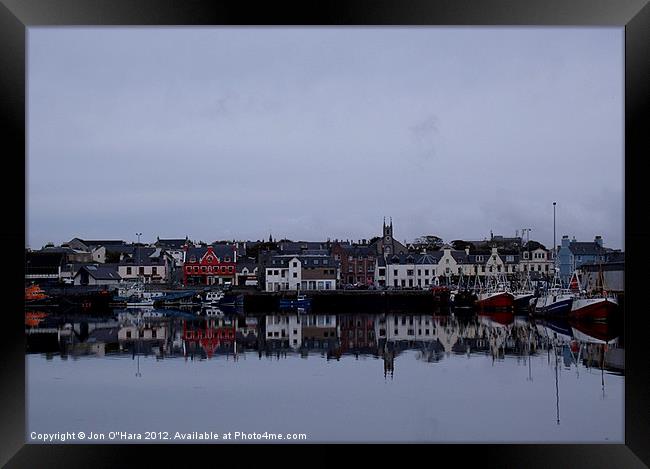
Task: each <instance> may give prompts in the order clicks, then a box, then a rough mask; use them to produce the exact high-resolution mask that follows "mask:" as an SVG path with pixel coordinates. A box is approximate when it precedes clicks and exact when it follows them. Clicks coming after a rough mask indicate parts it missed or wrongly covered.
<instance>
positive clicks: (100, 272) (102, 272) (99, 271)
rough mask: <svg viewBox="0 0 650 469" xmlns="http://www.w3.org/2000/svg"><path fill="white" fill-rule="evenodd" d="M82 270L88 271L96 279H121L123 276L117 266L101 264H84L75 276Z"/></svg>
mask: <svg viewBox="0 0 650 469" xmlns="http://www.w3.org/2000/svg"><path fill="white" fill-rule="evenodd" d="M82 270H85V271H86V272H88V275H90V276H91V277H92V278H94V279H95V280H121V278H122V277H120V274H118V273H117V271H116V270H115V268H113V267H110V266H108V267H107V266H100V265H84V266H83V267H82V268H81V269H79V272H77V274H76V275H75V277H76V276H77V275H79V273H80V272H81V271H82Z"/></svg>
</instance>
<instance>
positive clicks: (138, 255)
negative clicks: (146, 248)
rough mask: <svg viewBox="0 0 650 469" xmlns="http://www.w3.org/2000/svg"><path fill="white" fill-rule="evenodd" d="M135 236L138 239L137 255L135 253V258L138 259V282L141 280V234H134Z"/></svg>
mask: <svg viewBox="0 0 650 469" xmlns="http://www.w3.org/2000/svg"><path fill="white" fill-rule="evenodd" d="M135 235H136V236H137V237H138V247H137V249H138V253H137V257H138V280H141V279H140V236H142V233H136V234H135Z"/></svg>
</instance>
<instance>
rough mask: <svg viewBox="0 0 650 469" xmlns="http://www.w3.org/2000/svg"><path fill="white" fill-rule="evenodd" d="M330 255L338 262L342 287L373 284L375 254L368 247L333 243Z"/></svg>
mask: <svg viewBox="0 0 650 469" xmlns="http://www.w3.org/2000/svg"><path fill="white" fill-rule="evenodd" d="M364 242H365V240H364ZM332 255H333V256H334V259H335V260H337V261H340V265H341V272H340V273H341V277H340V280H341V284H342V285H346V284H347V285H354V284H356V285H372V284H373V283H374V280H375V258H376V253H375V251H374V250H373V249H372V248H371V247H370V246H369V245H367V244H349V243H343V242H334V244H333V245H332Z"/></svg>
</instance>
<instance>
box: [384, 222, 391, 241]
mask: <svg viewBox="0 0 650 469" xmlns="http://www.w3.org/2000/svg"><path fill="white" fill-rule="evenodd" d="M392 241H393V217H391V218H390V225H387V224H386V217H384V243H391V242H392Z"/></svg>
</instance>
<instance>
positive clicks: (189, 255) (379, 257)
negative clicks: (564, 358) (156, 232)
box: [25, 219, 624, 292]
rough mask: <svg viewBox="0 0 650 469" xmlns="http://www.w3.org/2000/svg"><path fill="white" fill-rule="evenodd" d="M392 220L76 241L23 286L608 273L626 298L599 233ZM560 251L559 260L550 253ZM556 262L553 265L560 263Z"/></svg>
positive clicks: (33, 263) (317, 283) (375, 281)
mask: <svg viewBox="0 0 650 469" xmlns="http://www.w3.org/2000/svg"><path fill="white" fill-rule="evenodd" d="M398 239H399V238H398V236H397V233H396V229H394V226H393V222H392V219H389V220H388V221H386V220H384V223H383V226H382V227H381V231H380V232H379V233H377V235H376V236H374V237H372V238H369V239H359V240H340V239H329V238H328V239H326V240H323V241H294V240H289V239H276V238H274V237H273V236H271V235H269V237H268V239H265V240H255V241H250V240H248V241H238V240H221V241H213V242H210V243H208V242H204V241H195V240H192V239H190V238H189V237H188V236H185V237H183V238H174V239H168V238H160V237H156V239H155V240H152V241H150V242H129V241H125V240H88V239H80V238H72V239H71V240H70V241H68V242H66V243H62V244H61V245H59V246H55V245H54V244H53V243H49V244H48V245H46V246H43V247H42V248H41V249H37V250H32V249H26V253H25V261H26V264H25V280H26V283H39V284H42V285H48V284H49V285H52V284H67V285H89V286H108V287H117V286H118V285H120V284H121V283H123V282H128V281H142V282H144V283H145V284H158V285H161V286H163V285H164V286H168V287H195V286H212V285H214V286H239V287H249V288H251V289H254V290H261V291H266V292H277V291H286V290H294V291H297V290H300V291H310V290H337V289H391V290H393V289H395V290H405V289H428V288H430V287H433V286H434V285H436V286H437V285H445V284H455V283H456V282H457V281H458V280H459V278H462V277H464V278H465V279H471V278H474V277H478V278H479V279H480V278H483V279H485V278H487V277H490V276H494V275H496V274H500V275H504V276H505V277H506V278H508V279H515V278H522V277H528V278H530V279H531V280H532V281H538V280H548V279H549V278H551V277H553V276H554V275H553V274H554V273H555V272H556V269H557V273H558V274H559V275H558V276H559V278H560V279H561V281H562V282H563V283H564V284H567V283H568V282H569V280H570V277H571V274H572V273H573V272H575V271H576V270H579V271H581V272H582V273H584V274H585V276H586V282H587V283H588V282H592V283H595V282H596V277H597V276H596V275H595V274H596V273H597V272H601V271H604V273H605V280H606V283H607V284H608V287H609V289H610V290H611V291H617V292H623V290H624V289H623V275H622V273H623V270H624V253H623V252H622V251H621V250H617V249H611V248H607V247H606V246H605V243H604V240H603V239H602V237H601V236H599V235H595V236H594V239H592V240H576V239H575V238H571V239H570V238H569V236H568V235H563V236H562V238H561V243H560V244H558V246H556V249H553V248H552V247H547V246H544V245H543V244H541V243H539V242H537V241H534V240H530V239H526V237H525V236H524V230H522V233H521V234H520V233H519V232H517V233H516V234H515V236H512V237H507V236H502V235H494V234H492V233H490V235H489V237H485V238H484V239H482V240H462V239H457V240H453V241H450V242H448V243H447V242H445V241H443V240H442V239H440V238H438V237H437V236H422V237H420V238H417V239H415V240H413V241H411V242H408V241H406V240H404V241H399V240H398ZM555 253H557V255H556V254H555ZM556 257H557V258H556Z"/></svg>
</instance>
